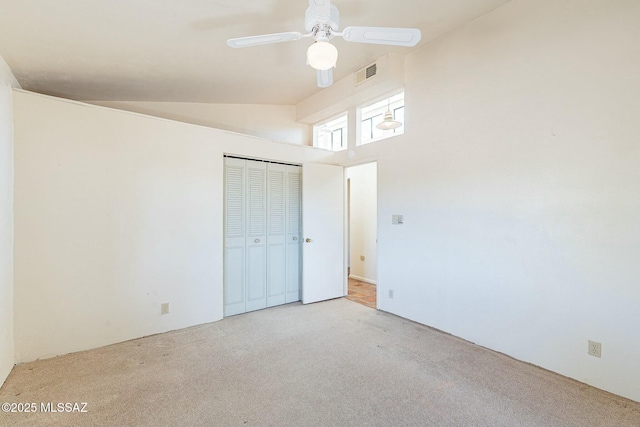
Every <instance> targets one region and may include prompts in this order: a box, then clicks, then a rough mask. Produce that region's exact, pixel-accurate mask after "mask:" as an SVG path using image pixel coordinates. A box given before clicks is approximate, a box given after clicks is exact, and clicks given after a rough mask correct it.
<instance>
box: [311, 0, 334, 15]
mask: <svg viewBox="0 0 640 427" xmlns="http://www.w3.org/2000/svg"><path fill="white" fill-rule="evenodd" d="M309 9H311V14H312V15H314V16H317V17H323V18H328V17H329V15H331V2H330V1H329V0H309Z"/></svg>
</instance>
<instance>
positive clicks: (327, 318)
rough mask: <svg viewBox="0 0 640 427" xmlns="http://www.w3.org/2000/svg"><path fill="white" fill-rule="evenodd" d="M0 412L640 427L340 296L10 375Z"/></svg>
mask: <svg viewBox="0 0 640 427" xmlns="http://www.w3.org/2000/svg"><path fill="white" fill-rule="evenodd" d="M1 402H20V403H32V402H33V403H36V404H37V406H38V411H37V412H35V413H1V412H0V425H2V426H14V425H29V426H31V425H69V426H70V425H83V426H87V425H91V426H103V425H114V426H115V425H118V426H133V425H136V426H138V425H141V426H177V425H191V426H197V425H202V426H375V425H378V426H397V425H402V426H510V427H511V426H536V427H537V426H635V427H637V426H640V403H636V402H632V401H630V400H626V399H623V398H621V397H618V396H615V395H612V394H609V393H606V392H604V391H601V390H597V389H595V388H592V387H589V386H587V385H584V384H581V383H578V382H576V381H573V380H570V379H567V378H564V377H561V376H559V375H556V374H553V373H551V372H548V371H545V370H543V369H539V368H536V367H534V366H531V365H528V364H525V363H522V362H518V361H516V360H513V359H511V358H509V357H506V356H504V355H501V354H499V353H495V352H492V351H489V350H486V349H484V348H481V347H478V346H476V345H473V344H470V343H468V342H465V341H463V340H461V339H457V338H455V337H452V336H449V335H447V334H443V333H440V332H438V331H434V330H432V329H430V328H427V327H424V326H420V325H417V324H415V323H412V322H409V321H406V320H403V319H401V318H398V317H396V316H393V315H390V314H386V313H383V312H379V311H375V310H371V309H370V308H367V307H365V306H362V305H360V304H356V303H354V302H351V301H348V300H346V299H338V300H332V301H327V302H323V303H317V304H311V305H306V306H303V305H301V304H290V305H287V306H281V307H277V308H272V309H268V310H263V311H258V312H253V313H249V314H245V315H240V316H234V317H230V318H226V319H224V320H222V321H220V322H216V323H212V324H207V325H202V326H197V327H193V328H188V329H184V330H180V331H175V332H170V333H167V334H162V335H155V336H151V337H146V338H141V339H137V340H133V341H128V342H125V343H121V344H116V345H112V346H108V347H103V348H99V349H96V350H90V351H85V352H81V353H75V354H70V355H67V356H62V357H57V358H53V359H49V360H43V361H37V362H33V363H29V364H24V365H20V366H17V367H16V368H15V369H14V370H13V372H12V373H11V375H10V376H9V378H8V379H7V381H6V382H5V384H4V386H3V387H2V389H0V403H1ZM41 402H42V403H45V407H46V403H50V404H51V408H56V407H57V403H67V402H68V403H76V402H77V403H82V402H86V403H87V406H86V408H84V409H86V412H81V413H77V412H74V413H63V412H57V413H52V412H48V413H43V412H42V411H41V407H40V403H41ZM63 407H64V405H63ZM69 408H72V409H73V406H72V405H71V406H70V407H69ZM78 409H83V408H82V407H81V406H79V407H78Z"/></svg>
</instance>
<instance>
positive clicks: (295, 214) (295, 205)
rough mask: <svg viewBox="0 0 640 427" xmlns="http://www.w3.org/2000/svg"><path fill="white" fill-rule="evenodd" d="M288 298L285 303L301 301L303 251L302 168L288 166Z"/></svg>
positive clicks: (286, 297)
mask: <svg viewBox="0 0 640 427" xmlns="http://www.w3.org/2000/svg"><path fill="white" fill-rule="evenodd" d="M286 195H287V198H286V205H287V207H286V213H287V221H286V234H287V236H286V239H287V245H286V246H287V248H286V259H287V261H286V264H287V267H286V285H285V286H286V296H285V302H286V303H290V302H295V301H300V283H301V280H302V279H301V269H300V265H301V261H302V260H301V257H300V251H301V249H302V246H301V243H302V168H301V167H299V166H287V177H286Z"/></svg>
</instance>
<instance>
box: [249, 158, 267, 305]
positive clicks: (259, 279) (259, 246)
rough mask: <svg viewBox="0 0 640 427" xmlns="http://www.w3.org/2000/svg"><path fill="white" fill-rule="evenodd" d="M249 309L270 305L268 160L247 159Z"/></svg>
mask: <svg viewBox="0 0 640 427" xmlns="http://www.w3.org/2000/svg"><path fill="white" fill-rule="evenodd" d="M246 236H247V237H246V242H247V281H246V290H247V298H246V304H247V305H246V311H253V310H259V309H261V308H265V307H266V306H267V163H265V162H257V161H251V160H247V235H246Z"/></svg>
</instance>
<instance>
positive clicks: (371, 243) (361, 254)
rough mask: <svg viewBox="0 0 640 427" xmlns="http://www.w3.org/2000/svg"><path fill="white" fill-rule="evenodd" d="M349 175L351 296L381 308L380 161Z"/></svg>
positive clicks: (349, 268)
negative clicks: (379, 275)
mask: <svg viewBox="0 0 640 427" xmlns="http://www.w3.org/2000/svg"><path fill="white" fill-rule="evenodd" d="M346 176H347V209H348V214H347V220H348V226H349V233H348V244H347V248H348V252H349V256H348V261H349V265H348V269H347V271H348V274H349V278H348V282H349V286H348V289H349V292H348V295H347V299H349V300H351V301H355V302H358V303H360V304H363V305H366V306H367V307H371V308H377V292H376V280H377V275H378V274H377V247H376V246H377V230H378V208H377V206H378V194H377V192H378V184H377V183H378V167H377V163H375V162H373V163H366V164H363V165H358V166H352V167H350V168H348V169H347V171H346Z"/></svg>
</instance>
